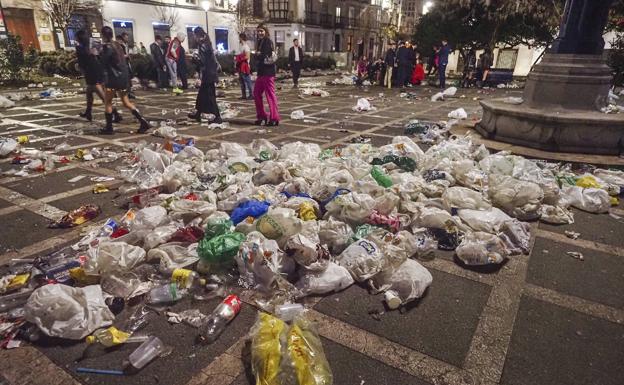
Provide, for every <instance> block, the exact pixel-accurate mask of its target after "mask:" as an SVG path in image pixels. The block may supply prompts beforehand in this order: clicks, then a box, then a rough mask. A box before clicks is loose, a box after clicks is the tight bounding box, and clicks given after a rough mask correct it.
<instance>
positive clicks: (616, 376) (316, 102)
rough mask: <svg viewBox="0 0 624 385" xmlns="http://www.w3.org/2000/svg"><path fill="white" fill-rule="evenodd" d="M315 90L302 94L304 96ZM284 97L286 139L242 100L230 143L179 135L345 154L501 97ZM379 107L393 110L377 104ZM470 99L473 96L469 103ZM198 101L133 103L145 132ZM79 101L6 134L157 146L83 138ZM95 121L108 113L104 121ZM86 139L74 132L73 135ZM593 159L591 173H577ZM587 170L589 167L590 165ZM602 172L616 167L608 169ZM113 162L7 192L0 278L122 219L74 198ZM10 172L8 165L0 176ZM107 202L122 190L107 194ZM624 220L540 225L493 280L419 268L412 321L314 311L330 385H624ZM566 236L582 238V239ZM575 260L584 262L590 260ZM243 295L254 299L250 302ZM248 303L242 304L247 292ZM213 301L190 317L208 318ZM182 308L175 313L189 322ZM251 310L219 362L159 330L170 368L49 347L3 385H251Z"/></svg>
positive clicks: (329, 301) (83, 196)
mask: <svg viewBox="0 0 624 385" xmlns="http://www.w3.org/2000/svg"><path fill="white" fill-rule="evenodd" d="M310 81H316V80H314V79H308V80H306V81H305V82H310ZM283 88H284V90H281V91H279V97H280V100H281V103H280V109H281V111H282V114H283V120H282V123H281V124H280V126H279V127H273V128H269V129H268V130H267V132H262V131H260V130H259V129H258V128H257V127H254V126H252V125H251V124H250V122H251V121H253V120H254V109H253V102H251V101H238V100H236V97H238V91H237V90H234V89H232V90H229V91H227V93H226V98H225V99H226V100H228V101H231V102H232V105H234V106H236V107H237V108H240V109H241V114H240V115H239V116H238V117H237V118H236V119H235V121H233V122H232V123H231V125H230V128H228V129H224V130H209V129H207V128H206V127H203V126H199V125H188V126H182V127H181V128H180V129H179V133H180V134H182V135H184V136H193V137H195V138H196V142H197V146H198V147H199V148H201V149H203V150H206V149H208V148H214V147H215V146H218V145H219V143H220V142H222V141H237V142H244V143H249V142H251V140H253V139H254V138H267V139H269V140H271V141H272V142H274V143H276V144H280V143H285V142H290V141H296V140H300V141H312V142H316V143H319V144H321V145H322V146H323V147H331V146H334V145H339V144H341V143H347V142H349V140H350V139H352V138H356V137H358V136H360V135H367V136H370V137H371V140H372V143H373V144H375V145H381V144H385V143H387V142H389V141H391V140H392V137H393V136H395V135H402V134H403V124H404V123H405V122H406V121H408V120H409V119H414V118H419V119H424V120H439V119H445V118H446V115H447V114H448V112H449V111H451V110H453V109H455V108H457V107H464V108H465V109H466V110H467V111H468V113H469V115H470V117H469V121H471V120H473V119H474V118H478V116H479V110H478V104H477V101H475V100H474V99H473V98H475V97H492V95H484V94H478V93H477V92H476V91H474V90H473V91H463V90H460V91H459V92H458V95H457V96H458V97H456V98H452V99H448V100H447V101H444V102H431V101H429V98H428V97H429V96H430V95H431V94H432V92H433V90H432V89H429V88H423V89H419V90H417V91H416V92H417V93H418V94H421V95H423V97H424V98H423V99H422V100H407V99H402V98H399V97H398V92H397V91H394V90H393V91H388V90H381V89H379V88H372V89H370V90H357V89H354V88H352V87H347V86H335V87H326V89H327V90H329V92H331V96H330V97H328V98H319V97H306V98H299V97H298V96H297V94H296V93H295V91H293V90H290V87H289V86H287V85H284V86H283ZM380 92H383V93H384V94H385V98H383V99H380V98H379V93H380ZM356 95H357V96H374V97H376V99H375V100H374V101H373V102H372V103H373V105H374V106H376V107H377V110H376V111H372V112H368V113H361V114H360V113H354V112H353V111H352V110H351V107H353V106H354V105H355V103H356V99H355V98H351V96H356ZM462 95H465V97H461V96H462ZM508 95H511V96H518V95H519V92H518V91H510V92H506V91H503V90H496V91H495V92H493V96H495V97H501V96H508ZM194 96H195V94H194V93H193V92H188V93H186V94H184V95H183V96H179V97H175V98H172V97H171V96H170V95H168V94H165V93H162V92H149V93H147V92H139V99H138V100H137V103H138V105H139V107H140V109H141V110H142V112H143V113H144V114H145V115H147V116H148V117H149V119H150V120H161V119H169V118H172V119H173V118H179V117H182V116H184V114H183V113H180V115H178V116H175V109H176V108H180V109H187V108H189V106H191V105H192V103H193V101H194ZM82 107H83V96H80V95H79V96H75V97H69V98H62V99H58V100H49V101H48V100H46V101H38V102H20V103H18V106H17V107H15V108H12V109H9V110H3V111H1V113H2V114H3V115H4V119H3V120H2V122H1V124H0V135H2V136H16V135H23V134H29V135H32V142H31V146H33V147H35V148H39V149H43V148H53V147H54V146H56V145H58V144H60V143H63V142H67V143H68V144H69V145H70V146H71V147H70V148H69V149H68V150H66V151H65V153H68V154H69V153H74V152H75V151H76V149H80V148H91V147H102V146H107V147H109V148H111V149H113V150H119V151H121V150H122V149H123V148H124V147H128V146H132V145H134V144H135V143H137V141H138V140H147V141H158V142H160V141H162V139H160V138H155V137H152V136H137V135H135V134H132V133H131V132H130V131H132V130H135V129H136V124H135V123H134V122H133V121H132V119H131V118H130V117H129V114H127V113H126V114H124V116H125V121H124V123H123V124H121V125H119V126H118V127H117V129H118V130H119V133H118V134H117V135H115V136H112V137H102V136H97V135H94V128H89V127H87V128H84V123H83V122H82V121H81V119H80V118H78V117H77V114H78V113H79V112H80V111H81V110H82ZM295 109H302V110H303V111H304V112H305V114H306V116H309V117H310V119H313V120H315V121H316V123H305V122H303V121H292V120H290V119H289V116H290V112H291V111H293V110H295ZM95 111H96V114H97V116H98V117H100V116H101V115H103V114H102V112H101V107H98V108H96V110H95ZM81 128H83V129H84V133H82V134H79V133H77V132H78V131H77V130H78V129H81ZM581 159H583V158H581ZM585 159H589V158H585ZM607 163H608V162H607ZM118 164H119V163H118V162H113V163H102V162H98V161H97V160H96V161H94V162H87V163H78V162H72V163H69V164H67V165H64V166H62V167H58V168H57V169H55V170H54V171H51V172H48V173H46V174H45V175H39V174H33V175H30V176H27V177H7V176H4V177H1V178H0V223H1V229H2V230H1V231H0V263H6V262H7V261H8V260H9V259H10V258H15V257H26V256H36V255H43V254H46V253H47V252H49V251H50V250H53V249H55V248H59V247H61V246H62V245H65V244H68V243H70V242H71V241H74V240H76V239H77V238H78V237H79V235H80V231H81V230H80V228H78V229H68V230H58V229H48V228H47V227H46V226H47V223H48V222H49V220H50V219H56V218H58V217H59V216H60V215H62V214H63V213H65V212H66V211H68V210H70V209H72V208H75V207H77V206H80V205H81V204H83V203H88V202H92V203H97V204H99V205H100V206H101V207H102V209H103V212H104V213H103V215H101V216H100V217H99V218H98V220H102V221H103V220H104V219H105V218H106V217H109V216H114V215H119V214H121V213H122V210H121V209H120V208H118V207H115V205H114V204H113V202H112V199H113V197H114V196H115V191H114V190H111V192H108V193H104V194H100V195H94V194H92V192H91V189H92V182H90V181H89V179H88V178H85V179H82V180H81V181H79V182H77V183H73V184H72V183H69V182H68V180H69V179H71V178H73V177H75V176H77V175H92V176H98V175H101V176H109V175H111V176H112V175H115V171H114V170H115V167H116V166H118ZM11 167H13V166H12V165H11V164H10V163H9V160H8V159H1V160H0V169H1V170H6V169H9V168H11ZM107 184H108V185H109V186H110V187H115V186H118V185H119V184H120V182H118V181H112V182H107ZM621 216H624V210H623V209H622V206H620V207H619V208H614V209H612V212H611V215H607V214H605V215H592V214H586V213H582V212H579V211H576V212H575V218H576V223H575V224H573V225H569V226H559V227H557V226H548V225H544V224H541V223H540V224H537V223H534V224H533V243H534V247H533V249H532V252H531V254H530V255H527V256H520V257H513V258H511V260H510V261H509V262H508V263H506V264H505V265H504V266H503V267H502V268H500V269H497V270H493V271H492V270H468V269H463V268H461V267H459V266H458V265H457V264H456V263H455V262H454V260H453V257H452V255H451V254H448V253H439V254H438V255H437V256H436V258H435V259H432V260H428V261H423V262H422V263H423V264H424V265H425V266H426V267H427V268H429V269H430V271H431V272H432V275H433V278H434V279H433V284H432V286H431V288H430V289H429V292H428V294H427V295H426V296H425V297H424V298H423V299H422V300H421V301H419V302H418V303H417V304H415V305H413V306H411V307H410V309H409V310H407V311H406V312H404V313H400V312H392V313H386V314H383V315H382V316H381V317H380V319H379V320H376V319H374V318H373V317H371V316H370V313H371V312H374V311H377V310H383V307H382V304H381V301H380V298H379V297H375V296H371V295H368V294H367V293H366V290H365V288H363V287H360V286H357V285H355V286H352V287H351V288H350V289H348V290H346V291H344V292H341V293H338V294H334V295H331V296H328V297H324V298H316V299H315V300H314V301H313V302H312V303H310V305H314V308H313V310H312V312H311V313H312V317H313V318H314V319H315V320H316V321H317V323H318V327H319V331H320V334H321V336H322V338H323V343H324V348H325V352H326V354H327V356H328V359H329V362H330V363H331V366H332V370H333V373H334V378H335V381H334V383H335V384H336V385H343V384H345V385H346V384H353V385H363V384H367V385H377V384H392V385H398V384H410V385H412V384H505V385H521V384H522V385H524V384H526V385H529V384H531V385H536V384H561V385H577V384H578V385H580V384H601V385H607V384H613V385H616V384H618V385H621V384H623V383H624V372H623V371H622V370H621V369H622V366H623V365H624V349H622V346H624V263H622V262H623V259H622V258H624V236H623V235H624V230H623V229H624V227H623V224H624V220H623V219H619V217H621ZM565 230H573V231H577V232H579V233H581V237H580V238H579V239H576V240H572V239H569V238H567V237H566V236H565V235H564V231H565ZM567 251H580V252H582V253H583V254H584V255H585V260H584V261H579V260H577V259H574V258H571V257H569V256H567V255H566V254H565V252H567ZM243 294H245V293H243ZM247 294H248V293H247ZM215 304H216V303H215V302H214V301H211V302H208V303H201V304H193V306H198V307H199V308H200V309H201V310H203V311H209V310H210V309H211V308H213V307H214V306H215ZM188 306H189V304H188V303H184V302H183V303H181V304H178V305H176V307H174V309H176V308H177V307H179V308H180V309H183V308H186V307H188ZM255 313H256V312H255V310H254V309H253V308H252V307H251V306H246V307H244V310H243V312H242V313H241V314H240V315H239V316H238V317H237V318H236V319H235V321H233V322H232V324H231V325H230V327H229V328H228V330H227V331H226V332H225V333H224V335H223V336H221V338H220V339H219V340H218V342H217V343H216V344H214V345H211V346H210V347H208V348H206V347H202V348H197V347H195V346H193V343H192V341H193V337H194V333H195V330H194V329H190V328H188V327H186V326H184V325H169V324H167V322H166V320H165V319H164V318H165V317H164V316H163V317H158V319H156V320H155V321H153V322H152V324H150V326H149V328H150V330H151V331H153V332H154V333H156V334H157V335H158V336H160V337H161V338H162V339H163V340H164V341H165V342H166V343H169V344H171V345H172V346H173V347H174V351H173V353H172V354H170V355H169V356H167V357H164V358H160V359H159V360H158V361H156V362H154V363H153V364H151V365H149V366H148V367H147V368H145V369H144V370H143V371H142V372H140V373H139V374H136V375H134V376H123V377H116V376H105V377H104V376H99V377H98V376H94V375H90V376H89V375H79V374H76V373H75V371H74V369H75V368H76V367H77V366H79V365H78V364H76V363H75V362H74V361H75V360H76V359H77V358H78V357H79V356H80V354H81V352H82V349H83V348H84V344H83V343H73V344H71V343H67V342H63V341H48V342H47V343H45V344H43V345H40V346H37V347H24V348H20V349H14V350H10V351H7V350H3V351H0V384H46V385H56V384H79V383H83V384H102V383H106V384H165V385H170V384H176V385H178V384H189V385H190V384H215V385H228V384H236V385H243V384H252V383H253V382H254V381H253V377H252V376H251V371H250V368H249V364H248V362H249V359H248V355H249V346H248V344H247V343H246V339H245V337H246V333H247V332H248V330H249V327H250V326H251V325H252V324H253V322H254V319H255ZM131 349H132V347H130V346H122V347H121V348H120V349H117V350H115V351H113V352H111V353H109V354H107V355H106V356H103V357H100V358H98V359H96V360H92V361H89V362H87V363H84V364H83V365H84V366H87V364H88V366H91V367H98V368H107V369H115V368H119V366H120V364H121V361H122V360H123V358H125V357H126V356H127V355H128V353H129V351H130V350H131Z"/></svg>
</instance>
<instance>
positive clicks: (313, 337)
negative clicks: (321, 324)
mask: <svg viewBox="0 0 624 385" xmlns="http://www.w3.org/2000/svg"><path fill="white" fill-rule="evenodd" d="M286 342H287V348H286V350H287V351H288V357H289V358H290V360H291V364H292V367H293V368H294V370H295V374H296V376H297V381H298V383H299V385H331V384H332V383H333V375H332V372H331V368H330V367H329V363H328V362H327V359H326V358H325V353H324V351H323V345H322V343H321V339H320V338H319V336H318V334H317V333H316V331H314V330H313V328H312V324H311V322H310V321H308V320H307V319H305V318H303V317H299V318H297V319H296V320H295V322H294V324H293V326H292V327H291V328H290V331H289V332H288V337H287V340H286Z"/></svg>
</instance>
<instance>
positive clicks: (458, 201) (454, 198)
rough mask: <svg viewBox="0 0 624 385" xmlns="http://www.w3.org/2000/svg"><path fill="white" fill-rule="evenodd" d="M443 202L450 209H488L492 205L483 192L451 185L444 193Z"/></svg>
mask: <svg viewBox="0 0 624 385" xmlns="http://www.w3.org/2000/svg"><path fill="white" fill-rule="evenodd" d="M442 202H443V203H444V207H445V208H446V209H447V210H449V211H451V209H453V208H455V209H472V210H487V209H489V208H490V207H492V205H491V204H490V203H489V202H487V201H486V200H485V198H484V197H483V194H482V193H480V192H478V191H474V190H471V189H469V188H465V187H449V188H448V189H446V190H445V191H444V193H443V194H442Z"/></svg>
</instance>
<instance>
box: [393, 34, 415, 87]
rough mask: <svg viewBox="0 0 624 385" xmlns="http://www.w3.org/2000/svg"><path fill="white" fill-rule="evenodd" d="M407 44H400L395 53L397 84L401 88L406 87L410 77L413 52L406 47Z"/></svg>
mask: <svg viewBox="0 0 624 385" xmlns="http://www.w3.org/2000/svg"><path fill="white" fill-rule="evenodd" d="M408 44H409V43H408V42H405V43H401V44H400V45H399V49H398V51H397V62H398V65H399V76H398V79H397V80H398V81H397V83H398V84H399V86H400V87H401V88H403V87H405V86H406V85H407V82H408V80H409V77H410V75H411V74H412V61H411V58H412V55H413V52H414V50H412V48H411V47H409V46H408Z"/></svg>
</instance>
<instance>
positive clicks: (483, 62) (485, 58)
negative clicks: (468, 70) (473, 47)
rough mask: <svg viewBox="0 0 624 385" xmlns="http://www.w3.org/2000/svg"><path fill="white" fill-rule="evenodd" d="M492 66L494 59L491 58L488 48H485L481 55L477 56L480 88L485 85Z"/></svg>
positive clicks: (490, 51)
mask: <svg viewBox="0 0 624 385" xmlns="http://www.w3.org/2000/svg"><path fill="white" fill-rule="evenodd" d="M493 65H494V57H493V56H492V50H491V49H490V47H485V49H484V50H483V53H482V54H481V56H479V72H480V75H481V76H480V77H479V78H478V79H479V81H480V87H483V86H484V85H485V84H486V82H487V78H488V75H489V73H490V69H491V68H492V66H493Z"/></svg>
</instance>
